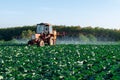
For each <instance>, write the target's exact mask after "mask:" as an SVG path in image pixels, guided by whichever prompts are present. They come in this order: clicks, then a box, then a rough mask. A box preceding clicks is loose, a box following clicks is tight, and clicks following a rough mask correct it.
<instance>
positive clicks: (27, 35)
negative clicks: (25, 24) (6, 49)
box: [22, 30, 35, 38]
mask: <svg viewBox="0 0 120 80" xmlns="http://www.w3.org/2000/svg"><path fill="white" fill-rule="evenodd" d="M32 34H35V32H34V31H32V30H25V31H23V32H22V38H31V35H32Z"/></svg>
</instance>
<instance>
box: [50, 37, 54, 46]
mask: <svg viewBox="0 0 120 80" xmlns="http://www.w3.org/2000/svg"><path fill="white" fill-rule="evenodd" d="M49 45H54V39H53V37H50V39H49Z"/></svg>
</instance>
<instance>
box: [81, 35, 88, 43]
mask: <svg viewBox="0 0 120 80" xmlns="http://www.w3.org/2000/svg"><path fill="white" fill-rule="evenodd" d="M79 40H80V41H82V42H89V39H88V38H87V37H86V36H84V35H83V34H79Z"/></svg>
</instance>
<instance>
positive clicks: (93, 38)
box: [88, 34, 97, 42]
mask: <svg viewBox="0 0 120 80" xmlns="http://www.w3.org/2000/svg"><path fill="white" fill-rule="evenodd" d="M88 38H89V41H90V42H96V41H97V38H96V37H95V36H93V35H92V34H89V35H88Z"/></svg>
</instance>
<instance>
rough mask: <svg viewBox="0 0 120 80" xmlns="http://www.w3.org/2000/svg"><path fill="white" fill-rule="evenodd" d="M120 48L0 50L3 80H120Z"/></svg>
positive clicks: (102, 46) (77, 46)
mask: <svg viewBox="0 0 120 80" xmlns="http://www.w3.org/2000/svg"><path fill="white" fill-rule="evenodd" d="M119 76H120V45H56V46H45V47H36V46H0V79H5V80H42V79H46V80H49V79H53V80H56V79H66V80H70V79H73V80H78V79H79V80H83V79H84V80H86V79H87V80H98V79H100V80H102V79H103V80H104V79H105V80H107V79H108V80H110V79H113V80H114V79H115V80H120V77H119Z"/></svg>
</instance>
